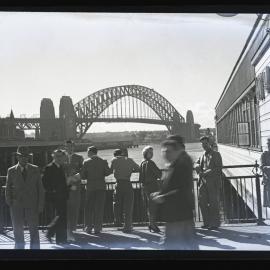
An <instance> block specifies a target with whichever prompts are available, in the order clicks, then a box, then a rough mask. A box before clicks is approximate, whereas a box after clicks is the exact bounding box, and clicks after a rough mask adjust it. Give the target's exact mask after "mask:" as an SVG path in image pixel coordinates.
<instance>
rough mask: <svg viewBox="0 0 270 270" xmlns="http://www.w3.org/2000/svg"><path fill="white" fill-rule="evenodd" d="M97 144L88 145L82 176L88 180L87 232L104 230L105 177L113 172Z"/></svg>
mask: <svg viewBox="0 0 270 270" xmlns="http://www.w3.org/2000/svg"><path fill="white" fill-rule="evenodd" d="M97 153H98V150H97V148H96V147H95V146H90V147H88V150H87V154H88V157H89V158H88V159H87V160H85V161H84V163H83V167H82V170H81V178H82V179H86V180H87V184H86V206H85V224H86V228H85V230H86V232H87V233H92V230H93V229H94V233H95V234H99V233H100V232H101V230H102V223H103V214H104V206H105V200H106V183H105V177H106V176H108V175H110V174H111V173H112V172H111V170H110V168H109V166H108V162H107V160H104V159H102V158H100V157H99V156H98V155H97Z"/></svg>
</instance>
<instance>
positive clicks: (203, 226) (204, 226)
mask: <svg viewBox="0 0 270 270" xmlns="http://www.w3.org/2000/svg"><path fill="white" fill-rule="evenodd" d="M201 228H202V229H208V228H209V225H202V226H201Z"/></svg>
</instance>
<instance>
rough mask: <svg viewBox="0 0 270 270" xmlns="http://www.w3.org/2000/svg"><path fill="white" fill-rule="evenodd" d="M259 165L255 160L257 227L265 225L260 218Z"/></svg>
mask: <svg viewBox="0 0 270 270" xmlns="http://www.w3.org/2000/svg"><path fill="white" fill-rule="evenodd" d="M258 167H259V164H258V163H257V160H256V161H255V172H256V173H255V177H256V195H257V210H258V219H257V225H265V223H264V222H263V218H262V200H261V187H260V176H259V174H258Z"/></svg>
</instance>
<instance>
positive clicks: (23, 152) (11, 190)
mask: <svg viewBox="0 0 270 270" xmlns="http://www.w3.org/2000/svg"><path fill="white" fill-rule="evenodd" d="M31 155H32V153H30V149H29V148H28V147H22V146H21V147H18V150H17V159H18V164H17V165H15V166H13V167H11V168H9V169H8V174H7V182H6V202H7V204H8V205H9V207H10V214H11V220H12V226H13V231H14V237H15V248H16V249H24V248H25V242H24V217H25V218H26V220H27V222H28V225H29V231H30V238H31V240H30V249H40V240H39V232H38V221H39V213H40V212H42V210H43V206H44V189H43V186H42V182H41V175H40V171H39V168H38V167H37V166H35V165H32V164H30V163H29V162H28V161H29V158H30V156H31Z"/></svg>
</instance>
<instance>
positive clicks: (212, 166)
mask: <svg viewBox="0 0 270 270" xmlns="http://www.w3.org/2000/svg"><path fill="white" fill-rule="evenodd" d="M197 164H199V165H200V168H201V170H202V171H203V172H204V176H203V179H205V180H206V182H209V183H210V182H213V181H216V182H220V179H221V175H222V158H221V155H220V153H219V152H217V151H214V150H211V151H210V152H209V153H208V154H206V153H204V154H203V156H202V157H201V158H200V159H199V160H198V161H197Z"/></svg>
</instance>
